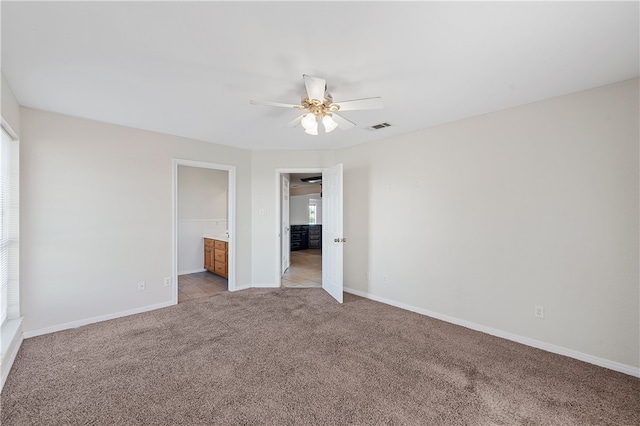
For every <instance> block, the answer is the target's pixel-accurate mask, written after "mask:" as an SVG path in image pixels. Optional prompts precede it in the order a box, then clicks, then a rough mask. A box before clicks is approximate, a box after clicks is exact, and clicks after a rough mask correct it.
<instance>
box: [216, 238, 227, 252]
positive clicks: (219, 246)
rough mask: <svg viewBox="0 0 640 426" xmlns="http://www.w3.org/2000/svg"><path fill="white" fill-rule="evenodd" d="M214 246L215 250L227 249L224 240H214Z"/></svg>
mask: <svg viewBox="0 0 640 426" xmlns="http://www.w3.org/2000/svg"><path fill="white" fill-rule="evenodd" d="M215 248H216V249H217V250H223V251H226V250H227V243H225V242H224V241H218V240H215Z"/></svg>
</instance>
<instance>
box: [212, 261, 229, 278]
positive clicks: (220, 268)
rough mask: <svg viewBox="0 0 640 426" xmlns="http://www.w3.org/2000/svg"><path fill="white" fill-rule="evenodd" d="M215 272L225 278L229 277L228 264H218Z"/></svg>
mask: <svg viewBox="0 0 640 426" xmlns="http://www.w3.org/2000/svg"><path fill="white" fill-rule="evenodd" d="M213 272H214V273H216V274H218V275H222V276H223V277H226V276H227V264H226V263H220V262H216V263H215V264H214V267H213Z"/></svg>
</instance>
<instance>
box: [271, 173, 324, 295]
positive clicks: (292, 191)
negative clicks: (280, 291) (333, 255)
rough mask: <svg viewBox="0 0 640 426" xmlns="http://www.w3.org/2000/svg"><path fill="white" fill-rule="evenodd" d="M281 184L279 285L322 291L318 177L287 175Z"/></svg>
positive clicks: (320, 197)
mask: <svg viewBox="0 0 640 426" xmlns="http://www.w3.org/2000/svg"><path fill="white" fill-rule="evenodd" d="M282 183H283V185H282V212H281V216H282V223H283V225H282V243H283V244H282V269H283V271H282V272H283V273H282V278H281V283H280V285H281V286H282V287H288V288H310V287H322V173H318V172H308V173H287V174H283V175H282Z"/></svg>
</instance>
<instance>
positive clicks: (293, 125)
mask: <svg viewBox="0 0 640 426" xmlns="http://www.w3.org/2000/svg"><path fill="white" fill-rule="evenodd" d="M302 117H304V114H302V115H301V116H299V117H297V118H295V119H293V120H291V121H290V122H288V123H287V125H286V126H285V127H296V126H297V125H298V124H300V121H301V120H302Z"/></svg>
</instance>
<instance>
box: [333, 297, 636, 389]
mask: <svg viewBox="0 0 640 426" xmlns="http://www.w3.org/2000/svg"><path fill="white" fill-rule="evenodd" d="M344 291H345V292H346V293H350V294H355V295H356V296H360V297H364V298H365V299H370V300H374V301H376V302H380V303H384V304H386V305H391V306H395V307H396V308H400V309H405V310H407V311H411V312H415V313H417V314H421V315H426V316H428V317H431V318H435V319H439V320H441V321H445V322H448V323H451V324H455V325H460V326H462V327H465V328H469V329H471V330H476V331H480V332H482V333H486V334H490V335H492V336H496V337H501V338H503V339H507V340H511V341H513V342H517V343H522V344H523V345H527V346H531V347H533V348H537V349H542V350H543V351H547V352H552V353H554V354H558V355H564V356H567V357H569V358H574V359H577V360H580V361H584V362H587V363H589V364H593V365H597V366H599V367H604V368H608V369H609V370H613V371H618V372H620V373H624V374H628V375H630V376H634V377H640V368H636V367H633V366H631V365H626V364H622V363H619V362H615V361H611V360H608V359H604V358H599V357H596V356H593V355H589V354H585V353H582V352H578V351H575V350H573V349H568V348H564V347H562V346H557V345H553V344H551V343H546V342H541V341H539V340H535V339H531V338H529V337H523V336H519V335H517V334H513V333H509V332H506V331H502V330H498V329H495V328H491V327H486V326H484V325H480V324H476V323H473V322H470V321H466V320H463V319H459V318H456V317H452V316H449V315H443V314H439V313H437V312H433V311H430V310H428V309H422V308H418V307H415V306H412V305H408V304H406V303H401V302H396V301H395V300H391V299H387V298H385V297H380V296H376V295H374V294H371V293H367V292H363V291H360V290H355V289H352V288H347V287H344Z"/></svg>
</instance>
